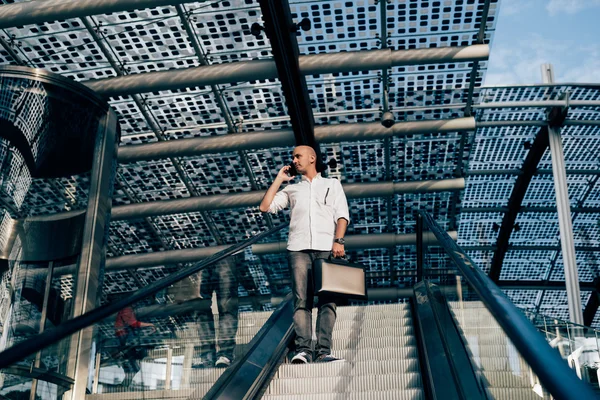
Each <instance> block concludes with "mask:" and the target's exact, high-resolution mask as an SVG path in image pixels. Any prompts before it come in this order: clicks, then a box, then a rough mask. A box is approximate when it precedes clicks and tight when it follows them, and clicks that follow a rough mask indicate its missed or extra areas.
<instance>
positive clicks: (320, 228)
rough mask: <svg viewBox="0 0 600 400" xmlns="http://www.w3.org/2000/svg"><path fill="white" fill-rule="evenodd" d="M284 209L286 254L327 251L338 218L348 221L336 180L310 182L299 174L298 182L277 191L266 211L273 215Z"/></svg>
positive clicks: (346, 204)
mask: <svg viewBox="0 0 600 400" xmlns="http://www.w3.org/2000/svg"><path fill="white" fill-rule="evenodd" d="M287 206H290V233H289V237H288V244H287V249H288V250H290V251H300V250H321V251H329V250H331V248H332V246H333V239H335V238H334V235H335V228H336V225H337V221H338V219H340V218H344V219H346V220H347V221H348V222H350V215H349V212H348V202H347V201H346V195H345V194H344V189H343V188H342V184H341V183H340V181H338V180H337V179H332V178H323V177H321V174H317V176H315V177H314V178H313V180H312V181H310V180H309V179H308V178H306V177H305V176H304V175H302V181H301V182H298V183H296V184H293V185H288V186H286V187H285V188H284V189H283V190H280V191H279V192H277V194H276V195H275V197H274V198H273V202H272V203H271V206H270V207H269V212H270V213H273V214H275V213H277V212H278V211H280V210H283V209H284V208H286V207H287Z"/></svg>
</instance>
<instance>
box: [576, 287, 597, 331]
mask: <svg viewBox="0 0 600 400" xmlns="http://www.w3.org/2000/svg"><path fill="white" fill-rule="evenodd" d="M583 283H584V282H581V283H580V284H579V288H580V289H581V290H585V289H584V288H583V287H582V286H581V285H582V284H583ZM593 285H594V288H593V289H592V293H591V295H590V298H589V299H588V302H587V304H586V305H585V309H584V310H583V324H584V325H585V326H592V322H594V318H595V317H596V312H597V311H598V307H600V278H595V279H594V282H593Z"/></svg>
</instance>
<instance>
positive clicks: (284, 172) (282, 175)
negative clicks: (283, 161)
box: [277, 165, 296, 182]
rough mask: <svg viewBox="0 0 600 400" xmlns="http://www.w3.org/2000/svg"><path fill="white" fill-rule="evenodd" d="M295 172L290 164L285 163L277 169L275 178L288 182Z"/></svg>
mask: <svg viewBox="0 0 600 400" xmlns="http://www.w3.org/2000/svg"><path fill="white" fill-rule="evenodd" d="M293 172H295V171H294V170H292V165H286V166H284V167H282V168H281V169H280V170H279V173H278V174H277V179H280V180H281V181H282V182H289V181H291V180H292V179H294V178H295V177H296V175H295V174H293Z"/></svg>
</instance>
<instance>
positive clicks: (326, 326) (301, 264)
mask: <svg viewBox="0 0 600 400" xmlns="http://www.w3.org/2000/svg"><path fill="white" fill-rule="evenodd" d="M327 257H329V252H328V251H317V250H303V251H288V262H289V265H290V273H291V276H292V292H293V293H294V331H295V332H296V351H297V352H301V351H305V352H307V353H308V354H312V349H311V347H312V346H311V343H312V308H313V298H314V284H313V275H312V263H313V261H314V260H316V259H317V258H327ZM318 307H319V313H318V316H317V327H316V336H317V344H316V346H315V355H316V357H318V356H320V355H323V354H330V353H331V336H332V332H333V326H334V325H335V318H336V299H335V298H333V297H331V296H319V304H318Z"/></svg>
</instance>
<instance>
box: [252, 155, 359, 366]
mask: <svg viewBox="0 0 600 400" xmlns="http://www.w3.org/2000/svg"><path fill="white" fill-rule="evenodd" d="M293 158H294V160H293V165H294V167H295V169H296V171H297V172H298V174H300V175H302V180H301V181H300V182H298V183H296V184H294V185H289V186H286V187H285V188H284V189H283V190H281V191H279V192H278V190H279V187H280V186H281V184H282V183H284V182H289V181H291V180H292V179H294V176H292V175H293V174H290V172H291V171H290V169H291V166H289V165H287V166H285V167H283V168H281V169H280V170H279V173H278V174H277V177H276V178H275V181H274V182H273V184H272V185H271V187H270V188H269V190H267V193H266V194H265V197H264V198H263V200H262V202H261V203H260V210H261V211H262V212H271V213H276V212H278V211H280V210H282V209H284V208H286V207H288V206H289V207H290V210H291V211H290V232H289V238H288V243H287V249H288V261H289V265H290V270H291V275H292V291H293V293H294V301H295V304H294V330H295V331H296V355H295V356H294V357H293V358H292V363H309V362H311V361H312V359H313V355H312V351H311V341H312V307H313V286H312V282H313V281H312V263H313V261H314V260H315V259H317V258H327V257H329V255H330V253H331V254H333V256H334V257H343V256H344V254H345V250H344V235H345V233H346V227H347V226H348V221H349V220H350V217H349V213H348V203H347V201H346V195H345V194H344V190H343V188H342V185H341V183H340V181H338V180H337V179H328V178H323V177H321V174H320V173H317V168H316V163H317V156H316V153H315V151H314V149H313V148H311V147H309V146H298V147H296V148H295V149H294V152H293ZM336 302H337V300H336V299H335V298H333V297H329V296H320V297H319V313H318V317H317V329H316V335H317V343H316V348H315V356H316V359H315V361H317V362H330V361H338V360H339V359H338V358H336V357H334V356H333V355H332V354H331V337H332V332H333V326H334V324H335V319H336Z"/></svg>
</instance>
